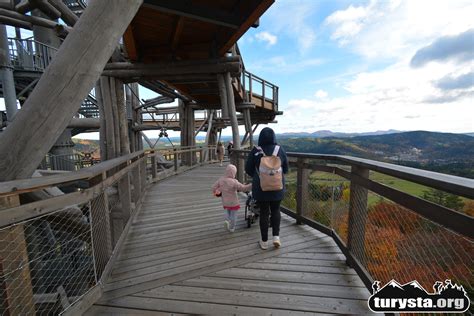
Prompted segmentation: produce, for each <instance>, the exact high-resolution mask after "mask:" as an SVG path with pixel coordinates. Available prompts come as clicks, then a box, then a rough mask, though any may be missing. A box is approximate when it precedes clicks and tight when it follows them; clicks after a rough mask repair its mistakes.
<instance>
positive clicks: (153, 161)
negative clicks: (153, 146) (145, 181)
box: [151, 152, 158, 180]
mask: <svg viewBox="0 0 474 316" xmlns="http://www.w3.org/2000/svg"><path fill="white" fill-rule="evenodd" d="M156 155H157V152H154V153H153V154H152V156H151V179H152V180H154V179H156V175H157V174H158V166H157V165H156Z"/></svg>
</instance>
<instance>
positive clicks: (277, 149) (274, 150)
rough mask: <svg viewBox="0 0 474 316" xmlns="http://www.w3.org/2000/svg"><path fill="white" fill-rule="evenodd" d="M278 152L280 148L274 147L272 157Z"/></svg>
mask: <svg viewBox="0 0 474 316" xmlns="http://www.w3.org/2000/svg"><path fill="white" fill-rule="evenodd" d="M278 151H280V146H278V145H275V148H274V149H273V154H272V156H278Z"/></svg>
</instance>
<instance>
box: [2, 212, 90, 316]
mask: <svg viewBox="0 0 474 316" xmlns="http://www.w3.org/2000/svg"><path fill="white" fill-rule="evenodd" d="M97 225H99V223H97ZM0 254H1V267H0V268H1V280H0V281H1V287H0V292H1V295H0V300H1V304H0V306H1V313H2V315H3V314H9V315H34V314H35V313H36V314H37V315H54V314H58V313H59V312H60V311H62V310H63V309H64V308H65V307H67V306H68V305H69V304H70V303H72V302H73V301H75V300H76V298H78V297H79V296H81V295H83V294H84V293H85V292H87V291H88V290H89V289H90V288H91V287H92V286H93V285H95V284H96V275H95V271H94V258H93V251H92V240H91V213H90V207H89V203H86V204H84V205H78V206H77V207H70V208H68V209H64V210H60V211H57V212H54V213H52V214H49V215H47V216H43V217H41V218H36V219H34V220H30V221H26V222H23V223H19V224H17V225H14V226H9V227H5V228H2V229H1V230H0Z"/></svg>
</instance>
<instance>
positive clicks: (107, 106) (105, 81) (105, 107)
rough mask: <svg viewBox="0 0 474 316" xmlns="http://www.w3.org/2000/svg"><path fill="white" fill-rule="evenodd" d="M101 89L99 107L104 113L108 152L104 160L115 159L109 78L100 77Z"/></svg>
mask: <svg viewBox="0 0 474 316" xmlns="http://www.w3.org/2000/svg"><path fill="white" fill-rule="evenodd" d="M100 89H101V96H102V103H99V106H100V107H102V112H103V113H104V123H105V126H104V129H105V147H106V152H105V155H104V159H103V160H102V161H104V160H108V159H113V158H115V157H116V154H117V150H120V149H117V148H115V137H118V136H116V135H115V130H114V115H113V111H112V99H111V94H110V81H109V78H108V77H103V76H102V77H100Z"/></svg>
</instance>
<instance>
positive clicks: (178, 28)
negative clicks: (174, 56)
mask: <svg viewBox="0 0 474 316" xmlns="http://www.w3.org/2000/svg"><path fill="white" fill-rule="evenodd" d="M183 26H184V18H183V17H182V16H179V17H178V21H177V22H176V27H175V28H174V32H173V36H172V39H171V50H172V51H176V48H177V47H178V43H179V38H180V36H181V33H182V31H183Z"/></svg>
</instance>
